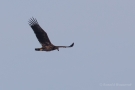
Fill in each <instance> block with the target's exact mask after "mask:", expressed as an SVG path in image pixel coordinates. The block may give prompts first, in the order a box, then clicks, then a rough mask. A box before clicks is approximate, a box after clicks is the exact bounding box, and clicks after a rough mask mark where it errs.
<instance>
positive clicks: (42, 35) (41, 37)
mask: <svg viewBox="0 0 135 90" xmlns="http://www.w3.org/2000/svg"><path fill="white" fill-rule="evenodd" d="M29 25H30V26H31V28H32V29H33V31H34V33H35V35H36V37H37V39H38V41H39V42H40V44H41V45H42V47H41V48H35V50H36V51H52V50H56V49H57V50H58V51H59V48H68V47H73V46H74V43H72V44H71V45H70V46H54V45H53V44H52V43H51V41H50V40H49V37H48V35H47V33H46V32H45V31H44V30H43V29H42V28H41V27H40V25H39V24H38V22H37V20H36V19H35V18H30V20H29Z"/></svg>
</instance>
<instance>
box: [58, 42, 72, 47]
mask: <svg viewBox="0 0 135 90" xmlns="http://www.w3.org/2000/svg"><path fill="white" fill-rule="evenodd" d="M73 46H74V43H72V44H71V45H70V46H56V47H58V48H69V47H73Z"/></svg>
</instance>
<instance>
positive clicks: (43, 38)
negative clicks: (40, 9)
mask: <svg viewBox="0 0 135 90" xmlns="http://www.w3.org/2000/svg"><path fill="white" fill-rule="evenodd" d="M29 25H30V26H31V28H32V29H33V31H34V33H35V35H36V37H37V39H38V41H39V42H40V43H41V45H42V46H43V45H49V44H51V42H50V40H49V38H48V35H47V33H46V32H45V31H44V30H43V29H42V28H41V27H40V25H39V24H38V22H37V20H36V19H35V18H33V17H32V18H30V20H29Z"/></svg>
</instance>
